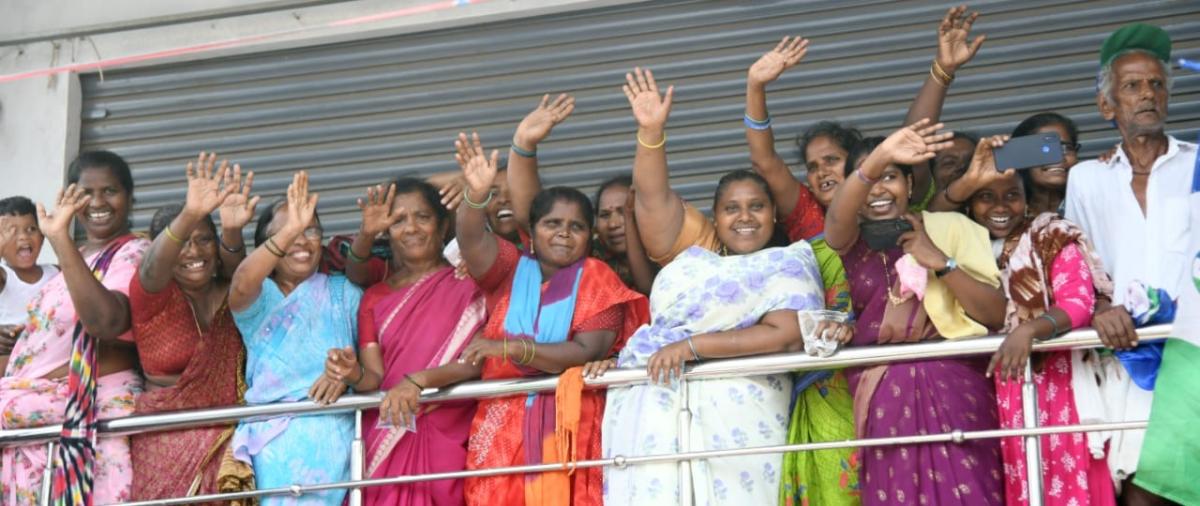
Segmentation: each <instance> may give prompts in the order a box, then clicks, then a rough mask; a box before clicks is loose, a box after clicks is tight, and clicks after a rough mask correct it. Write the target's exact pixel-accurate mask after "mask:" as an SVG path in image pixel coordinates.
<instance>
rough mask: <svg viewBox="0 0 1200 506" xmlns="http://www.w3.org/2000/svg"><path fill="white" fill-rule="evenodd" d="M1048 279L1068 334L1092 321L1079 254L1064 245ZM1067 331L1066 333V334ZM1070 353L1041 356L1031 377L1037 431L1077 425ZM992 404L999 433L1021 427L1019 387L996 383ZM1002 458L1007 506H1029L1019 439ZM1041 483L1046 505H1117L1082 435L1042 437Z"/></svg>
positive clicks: (1090, 293) (1091, 290) (1088, 284)
mask: <svg viewBox="0 0 1200 506" xmlns="http://www.w3.org/2000/svg"><path fill="white" fill-rule="evenodd" d="M1050 277H1051V285H1052V293H1053V298H1052V300H1053V301H1054V306H1055V307H1058V308H1059V309H1062V310H1063V311H1064V312H1066V313H1067V314H1068V315H1069V316H1070V317H1071V328H1079V327H1083V326H1086V325H1088V324H1090V323H1091V321H1092V310H1093V308H1094V307H1095V302H1096V296H1095V292H1096V290H1095V287H1094V285H1093V283H1092V274H1091V270H1090V268H1089V266H1088V265H1087V263H1086V262H1085V261H1084V256H1083V254H1082V252H1081V251H1080V249H1079V248H1078V247H1077V246H1076V245H1075V244H1074V243H1071V244H1067V245H1066V246H1064V247H1063V248H1062V249H1061V250H1060V251H1059V254H1058V255H1057V256H1056V257H1055V258H1054V261H1053V262H1052V263H1051V268H1050ZM1064 330H1065V329H1064ZM1071 353H1072V352H1070V351H1058V352H1052V353H1048V354H1046V355H1045V360H1044V362H1042V364H1041V368H1040V370H1038V371H1037V372H1036V373H1035V374H1034V384H1035V386H1036V387H1037V401H1038V426H1048V425H1049V426H1053V425H1074V424H1077V423H1079V414H1078V413H1079V412H1078V411H1077V410H1076V407H1075V396H1074V395H1073V393H1072V388H1071V377H1072V374H1071ZM996 401H997V402H998V405H999V413H1000V426H1001V428H1006V429H1007V428H1016V427H1023V426H1024V419H1025V418H1024V417H1025V414H1024V409H1023V406H1022V404H1021V382H1019V381H1012V382H1004V381H1001V380H1000V378H999V377H996ZM1000 451H1001V454H1002V455H1003V457H1004V487H1005V497H1006V498H1007V503H1008V504H1009V505H1011V506H1018V505H1021V506H1023V505H1026V504H1029V494H1028V488H1029V487H1028V485H1029V484H1028V478H1027V477H1028V473H1027V471H1026V468H1025V448H1024V443H1023V441H1022V440H1021V439H1020V438H1004V439H1001V440H1000ZM1041 452H1042V481H1043V484H1042V486H1043V490H1045V496H1044V497H1045V502H1046V503H1047V504H1072V505H1078V506H1084V505H1092V506H1107V505H1113V504H1116V494H1115V492H1114V489H1113V483H1112V480H1111V479H1109V472H1108V464H1107V463H1106V461H1105V460H1104V459H1094V458H1092V455H1091V452H1090V451H1089V449H1088V441H1087V435H1085V434H1083V433H1073V434H1053V435H1048V436H1042V440H1041Z"/></svg>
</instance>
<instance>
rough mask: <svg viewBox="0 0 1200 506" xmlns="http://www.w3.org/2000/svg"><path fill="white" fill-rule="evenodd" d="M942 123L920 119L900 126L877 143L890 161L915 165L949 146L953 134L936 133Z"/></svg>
mask: <svg viewBox="0 0 1200 506" xmlns="http://www.w3.org/2000/svg"><path fill="white" fill-rule="evenodd" d="M941 128H942V124H941V123H938V124H936V125H930V124H929V120H928V119H923V120H920V121H918V122H916V123H913V124H912V125H909V126H906V127H904V128H901V129H899V130H897V131H895V132H894V133H892V135H889V136H888V138H887V139H885V140H884V141H883V143H882V144H880V145H879V149H882V150H884V152H885V153H888V154H889V155H890V156H891V161H892V162H894V163H901V164H905V165H916V164H918V163H921V162H924V161H927V160H929V159H931V158H933V157H934V155H935V154H937V152H938V151H940V150H942V149H946V148H948V147H950V145H951V144H952V141H951V140H950V139H952V138H953V137H954V134H953V133H951V132H944V133H940V134H939V133H937V131H938V130H940V129H941Z"/></svg>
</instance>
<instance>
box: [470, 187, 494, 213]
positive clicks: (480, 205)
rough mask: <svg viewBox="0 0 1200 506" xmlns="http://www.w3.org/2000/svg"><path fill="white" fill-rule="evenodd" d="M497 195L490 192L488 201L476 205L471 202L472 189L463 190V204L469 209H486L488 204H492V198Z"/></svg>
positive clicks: (484, 200)
mask: <svg viewBox="0 0 1200 506" xmlns="http://www.w3.org/2000/svg"><path fill="white" fill-rule="evenodd" d="M495 195H496V192H495V191H488V196H487V198H486V199H483V202H479V203H475V202H471V190H470V189H463V193H462V196H463V202H464V203H466V204H467V207H469V208H471V209H484V208H486V207H487V205H488V203H490V202H491V201H492V197H493V196H495Z"/></svg>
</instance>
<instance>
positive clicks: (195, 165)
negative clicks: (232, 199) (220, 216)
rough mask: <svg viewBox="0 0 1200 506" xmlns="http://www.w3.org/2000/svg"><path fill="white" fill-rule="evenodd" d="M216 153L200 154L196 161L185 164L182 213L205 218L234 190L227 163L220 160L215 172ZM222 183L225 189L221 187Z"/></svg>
mask: <svg viewBox="0 0 1200 506" xmlns="http://www.w3.org/2000/svg"><path fill="white" fill-rule="evenodd" d="M216 161H217V154H216V153H203V152H202V153H200V156H198V157H196V161H194V162H188V164H187V181H188V185H187V198H186V200H185V201H184V204H183V209H184V211H187V212H190V213H192V214H193V215H196V216H201V215H203V216H207V215H209V214H211V213H212V212H213V211H215V210H217V208H218V207H220V206H221V204H222V203H223V202H225V198H226V197H228V196H229V195H230V194H232V193H233V192H234V190H236V188H234V187H233V185H232V184H230V183H231V182H232V175H231V174H230V173H229V161H227V160H221V165H220V167H218V168H217V169H216V170H213V166H214V165H215V164H216ZM222 181H224V183H225V185H224V186H225V187H224V188H222V187H221V183H222Z"/></svg>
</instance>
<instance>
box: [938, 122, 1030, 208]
mask: <svg viewBox="0 0 1200 506" xmlns="http://www.w3.org/2000/svg"><path fill="white" fill-rule="evenodd" d="M1007 141H1008V136H1007V135H993V136H991V137H987V138H984V139H981V140H980V141H979V143H978V144H976V145H975V154H974V155H973V156H972V157H971V165H970V166H968V167H967V171H966V172H965V173H963V175H962V177H960V178H958V179H957V180H956V181H955V183H954V184H951V186H953V187H954V192H955V195H956V196H957V197H956V198H955V200H956V201H959V200H958V199H959V198H962V200H961V201H960V202H966V200H967V199H969V198H971V195H974V194H975V192H976V191H979V189H981V188H983V187H985V186H987V185H989V184H992V182H993V181H995V180H997V179H1001V178H1004V177H1008V176H1011V175H1013V174H1014V173H1015V172H1016V171H1014V170H1013V169H1011V168H1008V169H1005V170H1004V171H1003V172H1001V171H999V170H997V168H996V152H995V150H996V148H999V147H1000V146H1003V145H1004V143H1005V142H1007ZM959 181H961V183H960V182H959ZM960 185H961V186H963V187H965V188H963V189H960V188H959V187H960Z"/></svg>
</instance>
